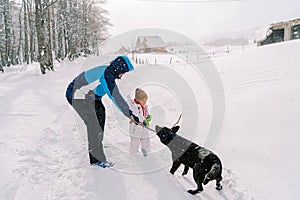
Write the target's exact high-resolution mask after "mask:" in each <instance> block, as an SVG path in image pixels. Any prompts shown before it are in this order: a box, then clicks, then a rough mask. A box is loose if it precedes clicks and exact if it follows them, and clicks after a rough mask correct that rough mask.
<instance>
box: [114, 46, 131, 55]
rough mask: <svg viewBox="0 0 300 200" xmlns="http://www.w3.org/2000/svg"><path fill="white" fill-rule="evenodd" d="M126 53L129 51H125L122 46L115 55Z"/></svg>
mask: <svg viewBox="0 0 300 200" xmlns="http://www.w3.org/2000/svg"><path fill="white" fill-rule="evenodd" d="M128 52H129V50H128V49H126V48H125V47H124V46H123V47H121V48H120V49H119V50H118V51H117V52H116V53H117V54H126V53H128Z"/></svg>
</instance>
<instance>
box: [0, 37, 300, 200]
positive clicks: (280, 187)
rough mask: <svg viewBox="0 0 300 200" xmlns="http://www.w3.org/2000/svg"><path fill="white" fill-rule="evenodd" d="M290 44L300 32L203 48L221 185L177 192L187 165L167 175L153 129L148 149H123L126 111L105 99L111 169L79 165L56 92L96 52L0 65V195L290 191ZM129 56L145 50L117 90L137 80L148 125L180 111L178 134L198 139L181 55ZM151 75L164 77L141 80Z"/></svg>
mask: <svg viewBox="0 0 300 200" xmlns="http://www.w3.org/2000/svg"><path fill="white" fill-rule="evenodd" d="M299 52H300V40H298V41H291V42H285V43H279V44H274V45H268V46H264V47H259V48H258V47H251V48H247V49H245V50H244V51H235V52H231V53H229V54H226V55H224V56H218V57H211V61H212V62H213V63H214V64H215V66H216V68H217V70H218V72H219V75H220V77H221V79H222V81H223V85H224V89H225V99H226V114H225V121H224V126H223V129H222V132H221V134H220V137H219V138H218V140H217V141H216V144H215V145H214V146H213V149H212V150H213V151H214V152H215V153H216V154H218V155H219V156H220V158H221V160H222V162H223V166H224V170H223V190H222V191H220V192H219V191H217V190H215V189H214V184H213V183H209V184H208V185H207V186H204V191H203V192H202V193H200V194H197V195H195V196H192V195H190V194H188V193H187V192H186V191H187V190H188V189H192V188H195V187H196V185H195V183H194V181H193V179H192V173H191V172H192V171H191V170H190V172H189V174H188V175H187V177H182V176H181V172H182V170H183V168H182V167H180V168H179V169H178V171H177V172H176V174H175V176H172V175H170V174H169V172H168V171H169V169H170V165H171V157H170V152H169V151H168V149H167V148H166V147H165V146H163V145H162V144H161V143H160V142H159V140H158V138H157V137H156V136H155V135H154V134H153V135H152V136H151V146H152V153H151V154H150V155H149V156H147V157H145V158H144V157H143V156H142V155H141V154H134V155H130V154H128V148H129V136H128V132H127V130H128V120H127V119H126V118H124V117H122V116H121V115H120V114H119V113H118V112H117V111H116V109H115V108H114V107H113V105H112V104H111V102H110V101H109V99H108V98H104V100H103V101H104V104H105V106H106V110H107V123H106V127H105V131H106V133H105V139H104V144H105V152H106V154H107V157H108V159H109V160H110V161H113V162H115V163H116V164H115V166H114V167H113V168H110V169H102V168H98V167H92V166H90V165H89V164H88V162H89V161H88V154H87V149H86V134H85V130H84V129H85V128H84V126H83V123H82V122H81V121H80V119H79V118H78V116H77V115H76V113H75V112H74V110H73V109H72V108H71V107H70V106H69V105H68V103H67V102H66V100H65V97H64V94H65V89H66V87H67V85H68V83H69V82H70V81H71V80H72V79H73V78H74V77H75V76H76V75H77V74H78V73H79V72H81V70H84V69H88V68H91V67H93V66H96V65H99V63H102V62H103V58H101V57H99V58H98V57H90V58H81V59H78V60H76V61H74V62H68V61H63V62H61V63H56V64H55V69H56V71H55V72H48V73H47V74H46V75H40V71H39V68H38V65H37V64H33V65H29V66H18V67H11V68H5V69H4V70H5V73H4V74H0V102H1V106H0V119H1V120H0V127H1V131H0V132H1V140H0V171H1V172H0V199H5V200H13V199H16V200H32V199H37V200H40V199H51V200H52V199H57V200H63V199H74V200H77V199H80V200H83V199H84V200H93V199H95V200H96V199H116V200H119V199H128V200H153V199H157V200H164V199H172V200H177V199H178V200H182V199H202V200H263V199H267V200H294V199H298V198H299V196H300V192H299V188H300V181H299V180H298V178H300V171H299V168H300V160H299V158H298V156H297V154H298V152H299V151H300V147H299V144H300V136H299V135H298V134H299V131H300V124H299V118H300V116H299V115H300V92H299V91H300V57H299ZM137 56H139V57H140V58H141V59H142V58H144V59H146V58H147V59H149V60H148V64H147V65H146V64H144V65H143V64H136V65H135V66H136V70H135V72H130V73H128V74H127V75H126V76H125V77H124V79H123V80H120V81H118V83H117V84H118V85H119V86H120V91H121V93H122V94H123V95H124V97H126V96H127V95H132V94H133V91H134V88H135V87H142V88H144V89H145V90H146V91H147V92H148V94H149V102H148V104H149V108H150V113H151V114H152V115H153V121H152V123H151V127H152V128H153V126H154V125H155V124H159V125H166V126H172V125H173V124H174V123H175V122H176V120H177V118H178V116H179V114H180V113H183V118H182V122H181V124H182V127H181V129H180V131H179V134H182V135H184V136H185V137H187V138H189V139H191V140H193V141H195V142H196V143H198V144H203V141H204V139H205V137H207V136H206V135H205V133H206V132H207V130H208V128H209V123H210V121H211V118H212V113H213V108H212V103H211V101H210V100H211V99H210V93H209V91H208V89H207V88H206V85H205V82H204V81H203V80H201V79H199V77H198V78H197V77H196V76H195V73H193V70H192V68H191V67H190V66H189V65H190V64H189V63H188V62H186V61H185V60H184V58H182V57H176V56H174V55H170V54H159V55H155V54H144V55H137ZM171 57H172V59H171ZM155 59H156V61H155ZM155 62H156V63H155ZM201 62H205V60H202V61H201ZM172 72H176V74H180V78H182V80H185V81H186V86H187V89H186V90H185V89H184V90H180V91H175V92H177V93H176V94H174V91H173V90H171V89H170V88H169V87H171V86H173V85H175V86H176V84H177V81H178V79H174V77H173V76H172ZM166 74H168V75H169V76H166ZM160 75H164V77H165V79H166V82H164V83H160V84H157V82H156V81H153V82H151V78H148V79H149V80H148V79H147V77H156V78H157V79H159V77H160ZM85 89H88V88H85ZM85 89H83V90H82V92H84V90H85ZM199 90H200V91H201V93H197V91H199ZM192 93H194V96H191V94H192ZM77 95H78V96H79V98H80V95H81V94H77ZM189 101H192V102H194V101H195V104H196V105H195V109H194V110H191V106H189V105H187V104H186V103H185V102H189ZM195 119H197V121H196V123H199V124H200V126H197V134H195V135H194V134H193V135H189V134H188V132H189V128H190V127H186V126H184V125H185V124H186V123H185V122H186V121H192V120H195Z"/></svg>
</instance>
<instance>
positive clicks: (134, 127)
mask: <svg viewBox="0 0 300 200" xmlns="http://www.w3.org/2000/svg"><path fill="white" fill-rule="evenodd" d="M147 100H148V96H147V93H146V92H145V91H144V90H142V89H140V88H137V89H136V90H135V97H134V100H132V99H131V98H129V99H128V101H129V102H128V103H129V108H130V110H131V111H132V114H133V115H134V116H137V117H138V118H139V121H140V122H143V126H146V127H149V122H150V121H151V119H152V116H151V115H150V114H149V113H148V106H147ZM143 126H140V125H138V124H136V123H134V122H133V120H130V125H129V134H130V148H129V152H130V153H137V152H138V150H139V147H140V145H141V148H142V153H143V155H144V156H147V155H148V153H149V152H150V137H149V131H148V130H147V129H146V128H145V127H143Z"/></svg>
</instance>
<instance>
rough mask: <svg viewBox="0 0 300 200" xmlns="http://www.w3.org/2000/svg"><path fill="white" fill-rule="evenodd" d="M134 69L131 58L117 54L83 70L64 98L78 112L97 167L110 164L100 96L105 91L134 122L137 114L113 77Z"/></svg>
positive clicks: (115, 77) (137, 120)
mask: <svg viewBox="0 0 300 200" xmlns="http://www.w3.org/2000/svg"><path fill="white" fill-rule="evenodd" d="M132 70H134V68H133V66H132V64H131V62H130V60H129V58H128V57H126V56H118V57H117V58H116V59H114V60H113V61H112V62H111V63H110V64H109V65H108V66H106V65H104V66H98V67H95V68H92V69H90V70H88V71H85V72H82V73H81V74H79V75H78V76H77V77H75V79H74V80H73V81H72V82H71V83H70V84H69V85H68V88H67V91H66V98H67V100H68V102H69V103H70V104H71V105H72V107H73V108H74V109H75V110H76V112H77V113H78V114H79V116H80V118H81V119H82V120H83V121H84V123H85V125H86V127H87V134H88V149H89V158H90V164H92V165H98V166H100V167H103V168H105V167H110V166H112V163H109V162H107V160H106V156H105V154H104V151H103V144H102V140H103V134H104V125H105V107H104V105H103V104H102V101H101V99H102V97H103V96H104V95H105V94H107V95H108V96H109V98H110V99H111V100H112V101H113V103H114V104H115V106H116V107H117V108H118V109H119V110H120V111H121V112H122V113H123V114H124V115H125V116H126V117H128V118H131V119H133V120H134V121H135V123H139V118H138V117H136V116H134V115H133V114H132V112H131V111H130V110H129V107H128V104H127V103H126V101H125V100H124V98H123V97H122V95H121V94H120V92H119V89H118V87H117V85H116V82H115V79H120V78H122V76H124V74H125V73H126V72H129V71H132ZM96 80H99V84H98V85H97V86H96V87H95V88H94V89H93V90H90V91H89V92H88V93H87V94H86V95H85V99H74V93H75V92H76V91H77V90H78V89H80V88H81V87H83V86H86V85H89V84H91V83H93V82H94V81H96Z"/></svg>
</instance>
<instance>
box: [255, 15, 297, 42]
mask: <svg viewBox="0 0 300 200" xmlns="http://www.w3.org/2000/svg"><path fill="white" fill-rule="evenodd" d="M299 38H300V18H298V19H294V20H290V21H285V22H279V23H274V24H271V25H270V28H269V30H268V31H267V34H266V37H265V38H264V39H262V40H259V41H258V42H257V45H258V46H262V45H266V44H272V43H276V42H283V41H289V40H295V39H299Z"/></svg>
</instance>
